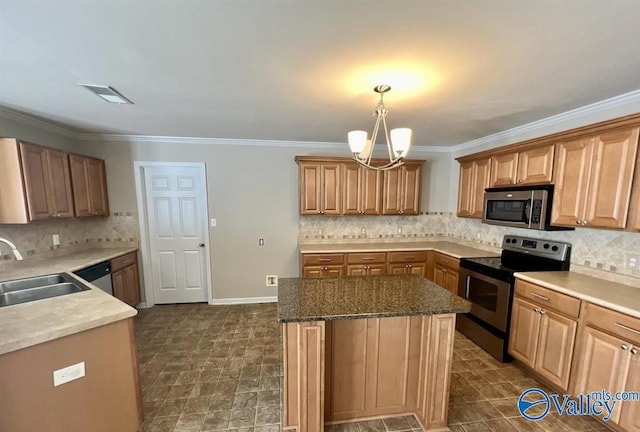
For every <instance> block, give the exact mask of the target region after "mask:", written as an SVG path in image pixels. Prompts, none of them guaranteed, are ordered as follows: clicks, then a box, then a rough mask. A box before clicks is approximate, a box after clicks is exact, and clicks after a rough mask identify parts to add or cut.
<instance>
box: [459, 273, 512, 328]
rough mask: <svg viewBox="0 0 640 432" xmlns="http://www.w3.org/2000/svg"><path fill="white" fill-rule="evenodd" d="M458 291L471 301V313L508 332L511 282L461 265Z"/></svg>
mask: <svg viewBox="0 0 640 432" xmlns="http://www.w3.org/2000/svg"><path fill="white" fill-rule="evenodd" d="M458 291H459V292H458V295H460V296H461V297H464V298H465V299H467V300H468V301H469V302H471V311H470V312H469V313H470V314H471V315H473V316H475V317H476V318H479V319H480V320H482V321H484V322H485V323H487V324H489V325H490V326H492V327H495V328H496V329H498V330H500V331H502V332H505V333H506V331H507V327H508V321H509V307H510V304H509V303H510V302H511V297H512V293H511V292H512V285H511V283H509V282H505V281H501V280H498V279H494V278H492V277H490V276H486V275H483V274H481V273H478V272H475V271H472V270H469V269H466V268H462V267H461V268H460V282H459V286H458Z"/></svg>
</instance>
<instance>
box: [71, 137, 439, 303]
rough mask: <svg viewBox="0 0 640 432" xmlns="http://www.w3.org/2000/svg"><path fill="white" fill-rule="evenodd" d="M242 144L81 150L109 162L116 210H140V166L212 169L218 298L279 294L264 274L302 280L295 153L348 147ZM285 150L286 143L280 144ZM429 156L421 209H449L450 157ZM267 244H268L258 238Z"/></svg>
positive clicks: (343, 151)
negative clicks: (182, 164)
mask: <svg viewBox="0 0 640 432" xmlns="http://www.w3.org/2000/svg"><path fill="white" fill-rule="evenodd" d="M274 144H275V146H269V147H266V146H256V145H244V143H242V142H240V143H239V144H232V145H211V144H184V143H165V142H139V141H134V142H122V141H116V142H114V141H110V142H102V141H85V142H83V143H81V149H82V150H81V151H82V152H83V153H86V154H91V155H94V156H96V157H100V158H104V159H105V160H106V167H107V182H108V187H109V200H110V204H111V210H112V211H113V212H136V211H137V204H136V196H135V186H134V171H133V162H134V161H154V162H204V163H205V164H206V169H207V189H208V200H209V203H208V205H209V216H210V217H212V218H216V219H217V227H216V228H209V230H210V232H209V235H210V242H211V252H212V253H211V267H212V278H213V295H214V298H215V299H225V298H242V297H266V296H274V295H276V294H277V290H276V289H274V288H267V287H265V276H266V275H267V274H277V275H279V276H280V277H297V276H298V274H299V265H298V251H297V240H298V218H299V216H298V177H297V176H298V171H297V165H296V163H295V162H294V157H295V156H296V155H320V156H348V153H347V147H346V144H345V146H344V147H342V146H339V145H336V146H325V147H322V148H308V147H305V146H304V144H303V143H301V144H300V145H299V146H291V145H290V144H287V145H286V146H280V147H278V145H279V143H274ZM280 145H282V144H280ZM412 157H414V158H421V159H422V158H425V159H428V160H429V161H428V162H427V163H426V164H425V167H424V170H425V175H424V176H423V190H422V193H423V208H428V207H436V208H446V206H447V204H448V194H449V191H448V185H447V181H441V180H438V179H439V178H440V177H442V178H444V179H446V178H448V175H449V172H448V171H449V169H450V155H449V154H448V153H433V154H432V153H424V152H416V153H415V154H412ZM260 238H263V239H264V240H265V245H264V246H259V245H258V239H260Z"/></svg>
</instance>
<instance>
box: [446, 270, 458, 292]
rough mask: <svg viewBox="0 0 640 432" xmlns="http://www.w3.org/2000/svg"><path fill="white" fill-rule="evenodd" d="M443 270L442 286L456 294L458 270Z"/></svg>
mask: <svg viewBox="0 0 640 432" xmlns="http://www.w3.org/2000/svg"><path fill="white" fill-rule="evenodd" d="M445 270H446V272H445V274H444V287H445V288H446V289H447V290H449V291H451V292H452V293H453V294H456V295H458V272H457V271H454V270H451V269H448V268H447V269H445Z"/></svg>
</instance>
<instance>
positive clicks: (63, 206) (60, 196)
mask: <svg viewBox="0 0 640 432" xmlns="http://www.w3.org/2000/svg"><path fill="white" fill-rule="evenodd" d="M45 154H46V156H47V172H48V173H49V187H50V188H51V202H50V203H51V209H50V210H51V213H52V215H53V216H54V217H58V218H63V217H73V216H74V211H73V195H72V194H71V175H70V172H69V156H68V155H67V154H66V153H64V152H61V151H58V150H52V149H46V150H45Z"/></svg>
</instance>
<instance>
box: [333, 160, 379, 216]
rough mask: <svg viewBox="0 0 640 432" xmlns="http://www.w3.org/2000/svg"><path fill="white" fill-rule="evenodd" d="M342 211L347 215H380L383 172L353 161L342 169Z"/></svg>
mask: <svg viewBox="0 0 640 432" xmlns="http://www.w3.org/2000/svg"><path fill="white" fill-rule="evenodd" d="M342 186H343V192H342V201H343V202H342V212H343V214H346V215H378V214H380V212H381V204H382V197H381V195H382V173H381V172H380V171H376V170H370V169H366V168H364V167H361V166H358V165H357V164H355V163H353V164H350V163H345V164H344V165H343V170H342Z"/></svg>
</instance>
